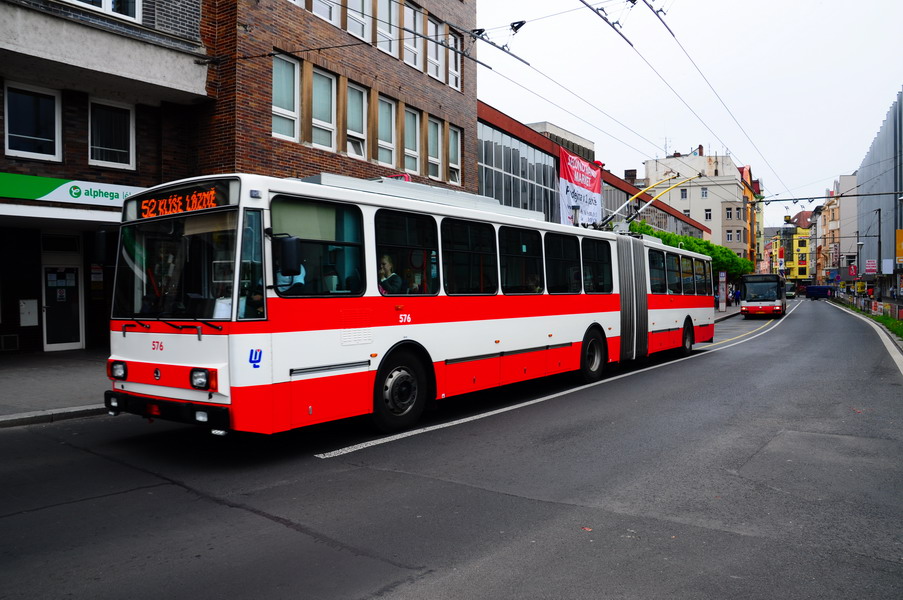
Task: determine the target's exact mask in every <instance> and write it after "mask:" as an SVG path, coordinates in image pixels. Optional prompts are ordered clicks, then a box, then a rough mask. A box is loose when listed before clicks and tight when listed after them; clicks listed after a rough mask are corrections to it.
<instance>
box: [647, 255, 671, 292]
mask: <svg viewBox="0 0 903 600" xmlns="http://www.w3.org/2000/svg"><path fill="white" fill-rule="evenodd" d="M649 288H650V291H651V293H653V294H667V293H668V283H667V280H666V279H665V253H664V252H661V251H660V250H650V251H649Z"/></svg>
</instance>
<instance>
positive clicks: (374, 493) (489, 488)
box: [0, 300, 903, 600]
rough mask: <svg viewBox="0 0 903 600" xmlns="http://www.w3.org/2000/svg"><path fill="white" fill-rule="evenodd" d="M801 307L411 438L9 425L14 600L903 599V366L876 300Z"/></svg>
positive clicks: (3, 570)
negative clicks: (854, 305)
mask: <svg viewBox="0 0 903 600" xmlns="http://www.w3.org/2000/svg"><path fill="white" fill-rule="evenodd" d="M792 306H793V307H794V310H793V312H792V313H791V314H790V315H788V316H787V317H785V318H784V319H781V320H744V319H741V318H733V319H730V320H729V321H726V322H724V323H722V324H719V326H718V328H717V331H716V342H715V344H711V345H708V344H707V345H705V346H699V347H698V350H697V351H696V352H695V353H694V354H693V355H692V356H691V357H690V358H689V359H685V360H675V359H673V358H672V357H668V359H667V360H660V359H656V360H652V361H649V362H646V363H642V364H639V365H633V366H631V367H630V368H618V369H615V370H613V371H612V373H611V374H610V375H609V377H607V378H606V379H605V380H603V381H602V382H601V383H599V384H597V385H594V386H590V387H580V386H578V385H577V384H576V382H575V380H574V379H573V378H569V377H556V378H550V379H547V380H543V381H541V382H534V383H531V384H527V385H519V386H512V387H509V388H505V389H502V390H495V391H492V392H487V393H481V394H474V395H472V396H468V397H466V398H462V399H458V400H449V401H447V402H446V403H445V404H443V405H442V406H441V407H440V409H439V410H438V411H436V412H434V413H431V414H429V415H428V417H427V419H426V421H425V423H424V425H425V426H427V427H433V428H432V429H428V430H426V431H422V432H418V433H417V434H416V435H411V436H408V437H403V438H397V439H394V438H393V439H387V438H381V437H379V436H376V435H375V434H374V433H373V432H372V430H371V429H370V428H369V426H368V423H367V421H366V420H363V419H361V420H351V421H345V422H342V423H333V424H328V425H325V426H321V427H314V428H310V429H307V430H302V431H297V432H292V433H290V434H286V435H280V436H274V437H258V436H230V437H228V438H225V439H220V438H215V437H212V436H209V434H207V433H204V432H202V431H200V430H195V429H192V428H188V427H184V426H180V425H175V424H169V423H162V422H157V423H154V424H152V425H148V424H147V423H145V422H144V421H142V420H141V419H138V418H137V417H133V416H128V415H123V416H120V417H116V418H111V417H94V418H88V419H80V420H73V421H64V422H59V423H53V424H48V425H34V426H28V427H19V428H12V429H5V430H0V456H3V460H2V461H0V482H2V486H0V599H4V600H6V599H13V598H16V599H18V598H29V599H33V598H91V599H100V598H133V599H139V598H154V599H159V598H173V599H175V598H192V599H197V598H296V599H297V598H302V599H319V598H324V599H326V598H329V599H333V598H335V599H357V598H361V599H363V598H390V599H430V600H441V599H467V598H492V599H503V598H512V599H514V598H517V599H525V598H549V599H567V598H574V599H576V598H587V599H589V598H593V599H598V598H630V599H634V598H635V599H653V598H689V599H707V598H712V599H722V598H782V599H793V598H820V599H822V598H856V599H862V598H870V599H871V598H894V599H898V598H900V597H901V594H903V500H901V498H903V461H901V460H900V458H901V456H903V393H901V392H903V387H901V386H903V375H901V370H900V369H901V367H900V366H899V365H898V364H897V362H895V361H894V360H893V358H892V355H891V354H890V353H889V352H888V351H887V349H886V348H885V345H884V343H883V342H882V340H881V337H880V335H879V334H878V333H876V332H875V330H873V329H872V328H871V327H870V326H869V325H868V324H867V323H866V322H865V321H863V320H861V319H860V318H857V317H855V316H852V315H850V314H848V313H846V312H844V311H842V310H841V309H839V308H837V307H835V306H832V305H829V304H827V303H825V302H809V301H805V300H803V301H798V302H796V303H793V304H792ZM443 425H448V426H444V427H443ZM366 444H372V445H366ZM359 445H361V446H362V447H361V446H359ZM336 451H337V452H336Z"/></svg>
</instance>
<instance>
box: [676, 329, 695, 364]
mask: <svg viewBox="0 0 903 600" xmlns="http://www.w3.org/2000/svg"><path fill="white" fill-rule="evenodd" d="M693 341H694V340H693V327H692V325H690V322H689V321H687V322H686V323H684V332H683V336H682V337H681V341H680V350H679V351H678V352H679V353H680V355H681V356H690V354H691V353H692V352H693Z"/></svg>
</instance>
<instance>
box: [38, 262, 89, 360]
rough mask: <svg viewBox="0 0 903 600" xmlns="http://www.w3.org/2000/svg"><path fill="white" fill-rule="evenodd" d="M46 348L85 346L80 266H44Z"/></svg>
mask: <svg viewBox="0 0 903 600" xmlns="http://www.w3.org/2000/svg"><path fill="white" fill-rule="evenodd" d="M43 279H44V283H43V287H44V350H45V351H51V350H77V349H80V348H84V347H85V343H84V328H83V326H82V316H83V315H82V313H83V311H82V290H81V279H80V277H79V267H77V266H47V265H45V266H44V278H43Z"/></svg>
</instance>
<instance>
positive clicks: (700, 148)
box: [699, 144, 705, 156]
mask: <svg viewBox="0 0 903 600" xmlns="http://www.w3.org/2000/svg"><path fill="white" fill-rule="evenodd" d="M699 156H705V154H703V153H702V144H699Z"/></svg>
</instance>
